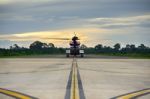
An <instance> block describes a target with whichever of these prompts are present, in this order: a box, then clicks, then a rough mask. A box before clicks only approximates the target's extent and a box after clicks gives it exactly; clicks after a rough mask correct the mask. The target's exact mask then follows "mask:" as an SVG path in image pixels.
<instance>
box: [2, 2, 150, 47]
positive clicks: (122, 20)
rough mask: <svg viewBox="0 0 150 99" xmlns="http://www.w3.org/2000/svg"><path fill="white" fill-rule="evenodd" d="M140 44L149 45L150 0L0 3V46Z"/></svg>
mask: <svg viewBox="0 0 150 99" xmlns="http://www.w3.org/2000/svg"><path fill="white" fill-rule="evenodd" d="M74 32H75V33H76V35H77V36H79V38H80V39H81V40H80V42H81V44H85V45H87V46H91V47H93V46H95V45H96V44H103V45H107V46H113V45H114V44H115V43H121V44H122V46H125V45H126V44H135V45H136V46H137V45H139V44H141V43H143V44H145V45H146V46H150V0H0V47H4V48H8V47H9V46H10V45H13V44H15V43H17V44H18V45H19V46H24V47H28V46H29V44H31V43H32V42H34V41H36V40H40V41H42V42H46V43H54V44H55V46H59V47H68V46H69V41H60V40H52V39H46V38H71V37H72V36H74Z"/></svg>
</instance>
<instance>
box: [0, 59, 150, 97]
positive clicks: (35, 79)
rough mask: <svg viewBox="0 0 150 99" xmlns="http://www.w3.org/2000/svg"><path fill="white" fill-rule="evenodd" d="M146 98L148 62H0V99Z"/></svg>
mask: <svg viewBox="0 0 150 99" xmlns="http://www.w3.org/2000/svg"><path fill="white" fill-rule="evenodd" d="M15 98H18V99H130V98H138V99H150V60H149V59H118V58H115V59H113V58H109V59H107V58H105V59H103V58H74V59H73V58H5V59H0V99H15Z"/></svg>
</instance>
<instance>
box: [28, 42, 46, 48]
mask: <svg viewBox="0 0 150 99" xmlns="http://www.w3.org/2000/svg"><path fill="white" fill-rule="evenodd" d="M44 46H45V44H44V43H42V42H40V41H35V42H33V43H32V44H30V49H42V48H43V47H44Z"/></svg>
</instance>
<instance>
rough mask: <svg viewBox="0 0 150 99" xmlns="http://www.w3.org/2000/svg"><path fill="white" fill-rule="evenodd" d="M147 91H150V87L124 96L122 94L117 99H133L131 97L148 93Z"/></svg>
mask: <svg viewBox="0 0 150 99" xmlns="http://www.w3.org/2000/svg"><path fill="white" fill-rule="evenodd" d="M146 93H150V89H145V90H142V91H138V92H134V93H130V94H127V95H124V96H120V97H118V98H117V99H131V98H134V97H137V96H140V95H143V94H146Z"/></svg>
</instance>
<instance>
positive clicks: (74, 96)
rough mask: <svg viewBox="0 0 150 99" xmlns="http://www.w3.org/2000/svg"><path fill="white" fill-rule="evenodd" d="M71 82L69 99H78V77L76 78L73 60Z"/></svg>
mask: <svg viewBox="0 0 150 99" xmlns="http://www.w3.org/2000/svg"><path fill="white" fill-rule="evenodd" d="M72 66H73V67H72V68H73V69H72V82H71V96H70V99H80V97H79V87H78V77H77V63H76V60H75V59H73V65H72Z"/></svg>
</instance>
